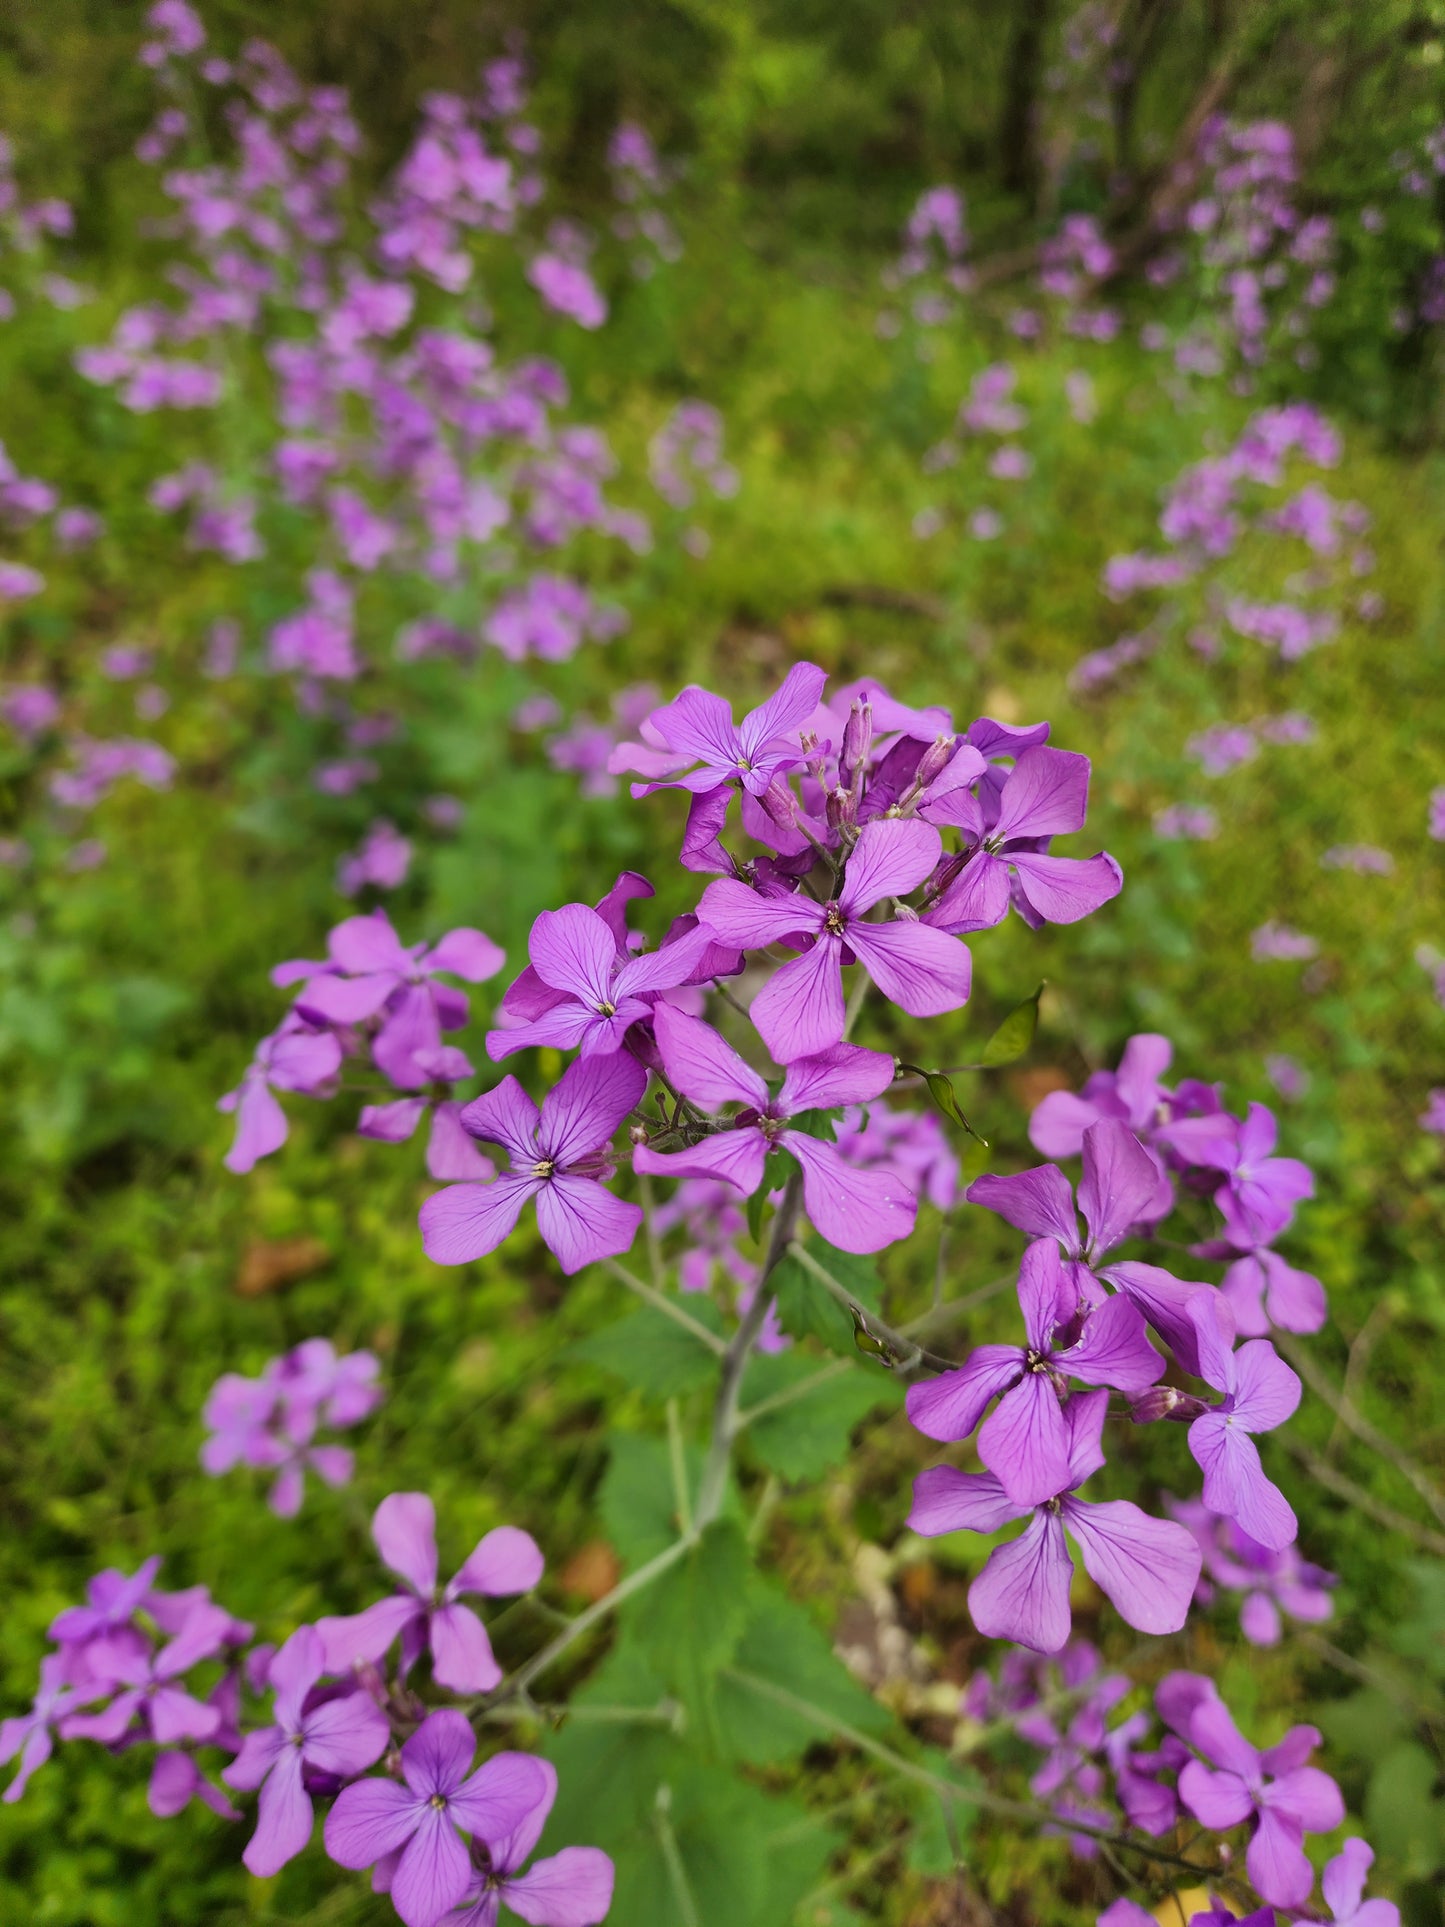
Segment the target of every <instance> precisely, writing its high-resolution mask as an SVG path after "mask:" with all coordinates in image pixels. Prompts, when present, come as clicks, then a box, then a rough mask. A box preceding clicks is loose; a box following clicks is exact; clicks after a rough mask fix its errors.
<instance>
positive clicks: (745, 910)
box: [697, 877, 825, 950]
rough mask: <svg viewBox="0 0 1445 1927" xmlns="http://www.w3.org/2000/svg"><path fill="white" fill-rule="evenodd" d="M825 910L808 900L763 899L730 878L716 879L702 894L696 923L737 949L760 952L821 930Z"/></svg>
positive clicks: (804, 898) (797, 898) (755, 892)
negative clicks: (774, 944) (772, 944)
mask: <svg viewBox="0 0 1445 1927" xmlns="http://www.w3.org/2000/svg"><path fill="white" fill-rule="evenodd" d="M824 914H825V913H824V910H823V906H822V904H821V903H815V902H814V901H813V899H812V898H811V897H805V896H793V897H765V896H760V895H759V894H758V892H757V891H756V890H751V889H749V888H748V886H747V884H746V883H739V882H738V881H737V880H736V879H735V878H733V877H719V878H718V880H717V882H716V883H710V884H709V885H708V886H707V888H706V889H705V890H704V891H703V893H702V901H701V903H699V905H698V906H697V916H698V922H699V923H701V924H702V925H703V926H704V927H705V928H706V929H708V930H711V931H712V933H713V935H714V936H715V937H717V938H718V939H719V940H720V941H721V942H723V943H725V944H730V945H731V946H732V947H733V948H734V949H736V950H761V949H763V948H764V947H765V946H766V945H768V944H770V943H786V942H787V941H788V940H789V939H790V938H798V939H800V938H802V937H803V936H804V935H806V934H807V933H808V932H810V931H815V930H820V929H821V928H822V925H823V918H824Z"/></svg>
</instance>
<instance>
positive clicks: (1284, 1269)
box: [1191, 1196, 1326, 1338]
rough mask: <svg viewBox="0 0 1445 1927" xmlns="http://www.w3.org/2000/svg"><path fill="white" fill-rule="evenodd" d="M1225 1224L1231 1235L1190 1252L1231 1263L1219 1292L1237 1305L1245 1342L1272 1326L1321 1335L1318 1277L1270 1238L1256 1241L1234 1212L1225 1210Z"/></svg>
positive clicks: (1323, 1306) (1236, 1317) (1321, 1288)
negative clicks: (1276, 1248) (1302, 1268)
mask: <svg viewBox="0 0 1445 1927" xmlns="http://www.w3.org/2000/svg"><path fill="white" fill-rule="evenodd" d="M1228 1202H1229V1200H1228V1198H1227V1196H1225V1203H1226V1204H1227V1203H1228ZM1225 1224H1226V1227H1227V1229H1228V1234H1229V1235H1228V1236H1227V1237H1224V1238H1210V1239H1208V1240H1206V1241H1205V1242H1204V1243H1203V1244H1198V1245H1194V1246H1192V1247H1191V1249H1192V1250H1193V1252H1194V1254H1195V1256H1196V1257H1199V1258H1227V1259H1229V1260H1230V1261H1231V1262H1230V1266H1229V1269H1228V1270H1227V1271H1226V1272H1225V1274H1224V1277H1223V1278H1222V1279H1221V1280H1220V1285H1219V1289H1220V1291H1221V1292H1222V1293H1223V1295H1224V1297H1226V1298H1227V1299H1228V1300H1229V1303H1230V1305H1231V1306H1232V1307H1233V1310H1234V1324H1235V1330H1236V1331H1238V1332H1239V1333H1240V1334H1241V1335H1242V1336H1243V1337H1245V1338H1263V1337H1264V1336H1265V1334H1266V1333H1267V1332H1268V1331H1269V1330H1270V1329H1271V1327H1275V1328H1277V1329H1278V1330H1280V1331H1290V1332H1317V1331H1318V1330H1319V1329H1320V1327H1321V1325H1323V1324H1324V1322H1325V1315H1326V1303H1325V1288H1324V1286H1323V1285H1322V1284H1321V1283H1320V1281H1319V1279H1318V1278H1316V1277H1315V1276H1314V1274H1313V1273H1312V1272H1308V1271H1300V1270H1299V1269H1298V1267H1297V1266H1295V1265H1292V1264H1290V1263H1289V1262H1288V1260H1287V1259H1285V1258H1282V1257H1281V1256H1280V1254H1279V1253H1278V1252H1277V1251H1273V1250H1271V1249H1270V1246H1269V1243H1268V1241H1267V1240H1266V1239H1263V1238H1255V1237H1254V1236H1253V1235H1252V1234H1251V1233H1250V1232H1249V1231H1248V1230H1247V1229H1245V1228H1244V1226H1242V1225H1241V1224H1240V1223H1239V1220H1238V1217H1237V1215H1236V1214H1235V1213H1233V1212H1230V1211H1226V1212H1225Z"/></svg>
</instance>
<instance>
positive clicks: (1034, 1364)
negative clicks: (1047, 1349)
mask: <svg viewBox="0 0 1445 1927" xmlns="http://www.w3.org/2000/svg"><path fill="white" fill-rule="evenodd" d="M1048 1369H1049V1365H1048V1360H1047V1359H1046V1358H1045V1357H1044V1355H1043V1353H1042V1352H1036V1351H1034V1350H1033V1349H1032V1347H1030V1349H1029V1350H1028V1351H1026V1352H1025V1353H1024V1370H1025V1371H1026V1372H1046V1371H1047V1370H1048Z"/></svg>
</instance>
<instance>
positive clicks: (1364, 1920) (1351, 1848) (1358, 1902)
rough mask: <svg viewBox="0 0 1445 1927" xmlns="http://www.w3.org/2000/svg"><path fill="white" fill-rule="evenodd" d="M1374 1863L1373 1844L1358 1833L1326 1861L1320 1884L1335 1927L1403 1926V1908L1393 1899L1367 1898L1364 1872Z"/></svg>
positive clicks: (1365, 1873)
mask: <svg viewBox="0 0 1445 1927" xmlns="http://www.w3.org/2000/svg"><path fill="white" fill-rule="evenodd" d="M1374 1864H1375V1850H1374V1848H1373V1847H1371V1846H1370V1845H1369V1843H1368V1842H1367V1841H1364V1840H1361V1839H1359V1838H1358V1836H1352V1837H1351V1838H1350V1839H1348V1840H1346V1842H1345V1844H1344V1845H1343V1846H1342V1847H1341V1848H1340V1851H1339V1852H1338V1853H1337V1854H1336V1855H1335V1857H1334V1859H1333V1860H1328V1861H1326V1862H1325V1871H1324V1874H1323V1876H1322V1878H1321V1880H1320V1885H1321V1887H1322V1888H1323V1889H1324V1895H1325V1905H1326V1906H1327V1907H1328V1908H1329V1910H1330V1915H1331V1917H1332V1919H1333V1920H1334V1923H1335V1927H1400V1909H1399V1908H1398V1907H1397V1906H1396V1905H1395V1903H1394V1901H1393V1900H1366V1899H1365V1898H1364V1892H1365V1876H1366V1875H1367V1874H1368V1873H1369V1871H1370V1868H1371V1867H1372V1866H1373V1865H1374ZM1295 1927H1299V1923H1295Z"/></svg>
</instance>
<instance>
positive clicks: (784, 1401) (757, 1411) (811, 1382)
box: [733, 1358, 855, 1432]
mask: <svg viewBox="0 0 1445 1927" xmlns="http://www.w3.org/2000/svg"><path fill="white" fill-rule="evenodd" d="M854 1369H855V1367H854V1364H853V1360H852V1359H851V1358H835V1359H834V1360H833V1362H832V1364H831V1365H825V1366H823V1368H822V1370H821V1371H817V1372H813V1373H810V1375H809V1376H808V1377H807V1378H803V1379H799V1381H798V1383H797V1384H796V1385H785V1386H784V1387H783V1389H782V1391H780V1392H774V1393H773V1394H772V1396H771V1397H770V1398H760V1399H759V1400H758V1402H757V1404H756V1405H749V1406H748V1407H747V1408H746V1409H745V1410H744V1411H741V1412H739V1413H738V1416H737V1424H736V1425H735V1426H734V1427H733V1430H734V1431H735V1432H741V1431H743V1430H744V1429H745V1427H747V1426H749V1425H751V1424H752V1422H753V1420H754V1419H759V1418H766V1417H767V1416H768V1414H769V1412H777V1411H781V1410H782V1408H783V1407H784V1406H785V1405H792V1404H795V1403H796V1402H797V1400H798V1399H800V1398H809V1397H811V1396H812V1394H813V1393H814V1392H816V1391H819V1390H820V1389H821V1388H822V1387H823V1386H824V1385H827V1384H828V1383H829V1382H830V1381H831V1380H832V1379H835V1378H842V1377H843V1376H844V1374H845V1373H847V1372H851V1371H853V1370H854Z"/></svg>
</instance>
